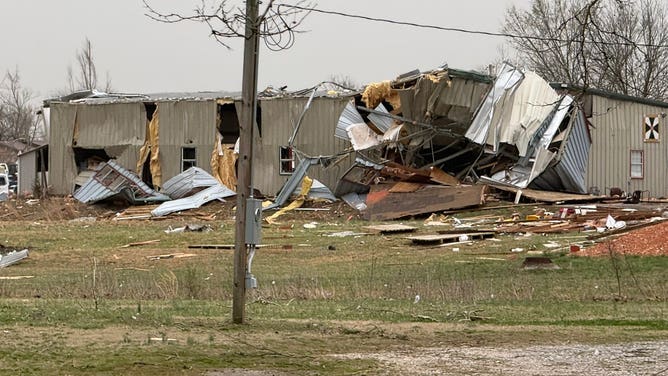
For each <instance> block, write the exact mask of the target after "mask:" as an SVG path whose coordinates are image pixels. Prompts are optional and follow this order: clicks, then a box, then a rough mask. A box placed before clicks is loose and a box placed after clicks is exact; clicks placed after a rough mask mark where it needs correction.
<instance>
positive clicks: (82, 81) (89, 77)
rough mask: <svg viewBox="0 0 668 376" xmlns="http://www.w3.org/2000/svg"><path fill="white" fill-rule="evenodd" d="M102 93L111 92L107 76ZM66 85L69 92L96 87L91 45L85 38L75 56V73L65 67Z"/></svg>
mask: <svg viewBox="0 0 668 376" xmlns="http://www.w3.org/2000/svg"><path fill="white" fill-rule="evenodd" d="M106 78H107V79H106V82H105V83H104V87H103V88H101V89H102V90H103V91H105V92H107V93H109V92H111V91H112V87H111V79H110V78H109V74H107V77H106ZM67 84H68V89H69V91H70V92H75V91H80V90H95V89H100V88H99V87H98V78H97V67H96V66H95V60H94V59H93V44H92V43H91V41H90V39H88V38H86V39H85V40H84V43H83V45H82V47H81V49H80V50H78V51H77V54H76V72H75V69H74V68H72V66H71V65H70V66H69V67H67Z"/></svg>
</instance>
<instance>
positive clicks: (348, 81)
mask: <svg viewBox="0 0 668 376" xmlns="http://www.w3.org/2000/svg"><path fill="white" fill-rule="evenodd" d="M328 81H329V82H330V83H332V84H334V86H336V87H337V88H338V89H347V90H352V91H355V90H360V89H361V88H362V86H361V85H360V84H358V83H357V82H355V80H354V79H353V78H352V77H350V76H346V75H341V74H332V75H330V76H329V79H328ZM335 89H336V88H335Z"/></svg>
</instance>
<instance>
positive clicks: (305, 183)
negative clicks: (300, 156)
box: [265, 176, 313, 224]
mask: <svg viewBox="0 0 668 376" xmlns="http://www.w3.org/2000/svg"><path fill="white" fill-rule="evenodd" d="M312 186H313V179H311V178H309V177H308V176H304V179H303V180H302V186H301V190H300V194H299V196H297V198H296V199H295V200H294V201H292V202H291V203H290V205H288V206H286V207H283V208H282V209H281V210H279V211H277V212H276V213H274V214H272V215H270V216H268V217H266V218H265V221H267V223H269V224H275V223H276V220H277V219H278V217H280V216H282V215H283V214H285V213H287V212H289V211H292V210H294V209H297V208H299V207H301V206H302V205H304V202H305V201H306V197H307V196H308V193H309V191H310V190H311V187H312Z"/></svg>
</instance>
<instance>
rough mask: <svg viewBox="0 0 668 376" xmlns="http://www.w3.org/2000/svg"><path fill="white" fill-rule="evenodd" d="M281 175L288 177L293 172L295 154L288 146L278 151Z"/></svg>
mask: <svg viewBox="0 0 668 376" xmlns="http://www.w3.org/2000/svg"><path fill="white" fill-rule="evenodd" d="M279 164H280V171H279V173H280V174H281V175H290V174H292V173H293V172H294V171H295V154H294V153H293V151H292V148H291V147H289V146H281V147H280V151H279Z"/></svg>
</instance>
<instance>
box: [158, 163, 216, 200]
mask: <svg viewBox="0 0 668 376" xmlns="http://www.w3.org/2000/svg"><path fill="white" fill-rule="evenodd" d="M217 184H220V183H219V182H218V180H216V178H214V177H213V176H211V174H209V173H208V172H206V171H204V170H202V169H201V168H199V167H190V168H189V169H187V170H185V171H183V172H182V173H180V174H178V175H176V176H174V177H173V178H171V179H169V180H167V181H166V182H165V183H164V184H163V186H162V193H165V194H166V195H168V196H169V197H171V198H172V199H178V198H181V197H184V196H186V195H188V193H190V192H192V191H193V190H194V189H197V188H202V187H211V186H214V185H217Z"/></svg>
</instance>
